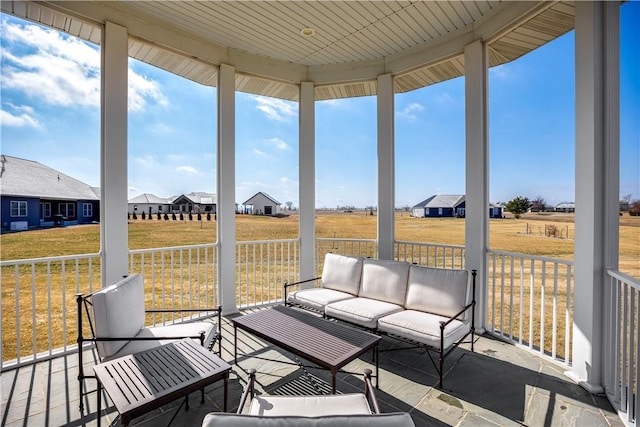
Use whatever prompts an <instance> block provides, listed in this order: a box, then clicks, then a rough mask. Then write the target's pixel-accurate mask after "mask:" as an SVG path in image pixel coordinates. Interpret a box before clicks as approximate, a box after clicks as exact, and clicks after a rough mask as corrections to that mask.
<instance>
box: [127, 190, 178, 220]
mask: <svg viewBox="0 0 640 427" xmlns="http://www.w3.org/2000/svg"><path fill="white" fill-rule="evenodd" d="M127 204H128V207H127V212H129V213H130V214H134V213H135V214H136V215H142V212H145V213H146V214H147V215H156V214H158V213H160V214H165V213H171V201H170V200H169V199H163V198H161V197H158V196H156V195H155V194H149V193H144V194H140V195H139V196H136V197H134V198H133V199H129V201H128V202H127Z"/></svg>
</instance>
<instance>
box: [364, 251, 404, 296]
mask: <svg viewBox="0 0 640 427" xmlns="http://www.w3.org/2000/svg"><path fill="white" fill-rule="evenodd" d="M409 265H410V264H409V263H407V262H398V261H390V260H382V259H366V260H364V263H363V265H362V285H360V293H359V294H358V296H359V297H364V298H370V299H376V300H380V301H386V302H389V303H391V304H396V305H403V304H404V300H405V295H406V293H407V278H408V276H409Z"/></svg>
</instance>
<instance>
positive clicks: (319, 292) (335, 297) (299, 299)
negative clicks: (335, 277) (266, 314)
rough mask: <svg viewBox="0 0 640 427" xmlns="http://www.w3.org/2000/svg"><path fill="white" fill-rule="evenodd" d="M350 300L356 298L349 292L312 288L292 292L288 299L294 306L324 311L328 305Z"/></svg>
mask: <svg viewBox="0 0 640 427" xmlns="http://www.w3.org/2000/svg"><path fill="white" fill-rule="evenodd" d="M350 298H354V296H353V295H351V294H350V293H347V292H342V291H336V290H334V289H325V288H311V289H300V290H299V291H295V292H292V293H291V294H289V297H288V298H287V299H288V301H289V302H291V303H294V304H300V305H303V306H305V307H311V308H314V309H316V310H320V311H324V307H325V306H326V305H327V304H331V303H334V302H337V301H342V300H345V299H350Z"/></svg>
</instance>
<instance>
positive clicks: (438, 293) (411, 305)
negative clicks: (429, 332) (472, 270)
mask: <svg viewBox="0 0 640 427" xmlns="http://www.w3.org/2000/svg"><path fill="white" fill-rule="evenodd" d="M471 300H472V295H471V281H470V276H469V272H468V271H467V270H450V269H441V268H429V267H421V266H417V265H412V266H411V268H410V269H409V280H408V286H407V298H406V302H405V304H404V305H405V308H407V309H408V310H417V311H424V312H427V313H433V314H437V315H440V316H445V317H452V316H455V315H456V314H457V313H459V312H460V311H461V310H462V309H463V308H464V307H465V306H466V305H467V304H469V303H470V302H471ZM469 316H470V312H465V313H464V314H463V315H462V316H461V318H462V319H465V320H466V319H468V318H469Z"/></svg>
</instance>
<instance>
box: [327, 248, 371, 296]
mask: <svg viewBox="0 0 640 427" xmlns="http://www.w3.org/2000/svg"><path fill="white" fill-rule="evenodd" d="M361 277H362V258H358V257H349V256H344V255H338V254H332V253H328V254H327V255H326V256H325V257H324V266H323V267H322V282H321V283H322V287H323V288H328V289H334V290H336V291H341V292H347V293H350V294H352V295H358V289H360V278H361Z"/></svg>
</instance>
